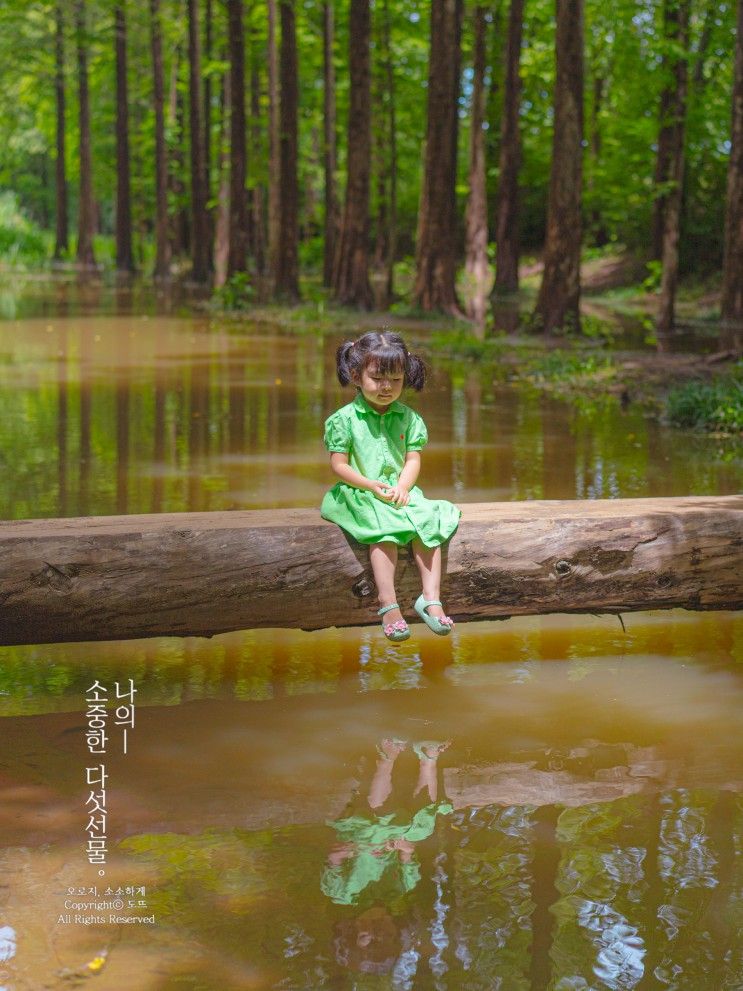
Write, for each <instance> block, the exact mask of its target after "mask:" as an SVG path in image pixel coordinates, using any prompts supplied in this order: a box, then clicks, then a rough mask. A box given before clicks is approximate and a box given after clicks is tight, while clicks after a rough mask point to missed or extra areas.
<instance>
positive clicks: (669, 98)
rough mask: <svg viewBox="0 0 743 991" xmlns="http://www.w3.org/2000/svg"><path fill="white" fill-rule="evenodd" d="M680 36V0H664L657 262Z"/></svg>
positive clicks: (655, 229)
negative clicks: (675, 52) (671, 50)
mask: <svg viewBox="0 0 743 991" xmlns="http://www.w3.org/2000/svg"><path fill="white" fill-rule="evenodd" d="M678 37H679V0H664V3H663V42H664V46H665V50H664V52H663V57H662V61H661V71H662V72H663V73H664V76H665V77H666V81H665V83H664V86H663V89H662V90H661V94H660V113H659V122H658V147H657V151H656V155H655V175H654V177H653V183H654V185H655V190H656V192H655V199H654V201H653V226H652V239H653V240H652V249H653V258H654V259H656V260H657V261H660V259H661V258H662V256H663V231H664V221H665V210H666V203H667V201H668V190H667V188H666V187H667V185H668V183H669V182H670V172H671V159H672V157H673V152H672V144H673V131H674V120H673V108H674V100H675V96H674V94H675V91H676V79H675V71H674V68H673V67H674V65H675V64H676V62H677V57H676V56H675V55H673V54H669V53H668V50H667V49H668V48H671V47H672V46H674V45H675V44H676V43H677V39H678Z"/></svg>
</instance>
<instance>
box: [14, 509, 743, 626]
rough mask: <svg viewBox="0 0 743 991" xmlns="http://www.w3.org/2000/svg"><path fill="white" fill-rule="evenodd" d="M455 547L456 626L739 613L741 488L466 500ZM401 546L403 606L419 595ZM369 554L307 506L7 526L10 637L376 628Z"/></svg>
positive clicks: (451, 603)
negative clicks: (655, 613)
mask: <svg viewBox="0 0 743 991" xmlns="http://www.w3.org/2000/svg"><path fill="white" fill-rule="evenodd" d="M462 510H463V516H462V521H461V524H460V527H459V530H458V532H457V534H456V535H455V537H454V538H453V540H452V542H451V544H450V546H449V548H448V552H447V558H448V560H447V562H446V567H447V577H446V580H445V583H444V589H443V594H444V595H445V597H446V603H447V609H448V611H449V612H450V613H451V615H452V616H453V617H454V618H455V619H456V620H457V621H458V622H462V621H468V620H483V619H500V618H507V617H510V616H515V615H527V614H535V613H553V612H567V613H607V612H609V613H620V612H625V611H632V610H641V609H671V608H676V607H681V608H684V609H699V610H703V609H738V608H740V607H741V605H743V496H725V497H712V496H709V497H707V496H699V497H697V496H691V497H686V498H679V499H616V500H596V501H559V502H521V503H517V502H513V503H470V504H464V505H463V506H462ZM419 586H420V583H419V579H418V573H417V569H416V567H415V564H414V562H413V561H412V558H411V557H410V556H409V554H408V553H407V550H406V549H403V552H402V553H401V555H400V562H399V565H398V585H397V589H398V599H399V600H400V602H401V604H403V608H404V609H406V610H407V605H408V603H410V602H412V601H413V600H414V599H415V597H416V596H417V595H418V593H419V591H420V587H419ZM376 609H377V600H376V590H375V588H374V582H373V578H372V575H371V571H370V568H369V563H368V551H367V548H365V547H363V546H361V545H359V544H355V543H352V542H351V541H349V540H347V539H346V537H345V536H344V535H343V533H342V531H341V530H339V529H338V528H337V527H336V526H334V525H333V524H330V523H326V522H325V521H323V520H321V519H320V516H319V514H318V513H317V511H315V510H311V509H299V510H277V511H272V510H259V511H244V512H243V511H235V512H220V513H177V514H158V515H143V516H108V517H105V516H104V517H86V518H80V519H57V520H23V521H17V522H5V523H0V644H2V645H10V644H23V643H52V642H63V641H80V640H126V639H131V638H138V637H153V636H163V635H175V636H212V635H213V634H215V633H222V632H225V631H228V630H236V629H248V628H255V627H295V628H301V629H305V630H315V629H323V628H326V627H330V626H362V625H367V624H370V623H377V622H378V618H377V616H376Z"/></svg>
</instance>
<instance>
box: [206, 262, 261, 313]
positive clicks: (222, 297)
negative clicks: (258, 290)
mask: <svg viewBox="0 0 743 991" xmlns="http://www.w3.org/2000/svg"><path fill="white" fill-rule="evenodd" d="M209 305H210V307H211V308H212V309H215V310H224V311H226V312H233V311H240V310H252V309H253V308H254V306H255V291H254V289H253V284H252V282H251V281H250V276H249V275H248V273H247V272H235V274H234V275H232V276H230V278H229V279H228V280H227V282H225V284H224V285H223V286H220V288H219V289H217V290H216V291H215V292H214V294H213V295H212V298H211V300H210V304H209Z"/></svg>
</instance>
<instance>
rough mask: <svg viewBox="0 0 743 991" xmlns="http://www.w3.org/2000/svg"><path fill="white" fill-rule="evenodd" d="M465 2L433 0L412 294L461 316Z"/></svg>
mask: <svg viewBox="0 0 743 991" xmlns="http://www.w3.org/2000/svg"><path fill="white" fill-rule="evenodd" d="M461 34H462V0H432V3H431V44H430V55H429V61H428V99H427V106H428V109H427V123H426V151H425V157H424V171H423V187H422V190H421V200H420V210H419V214H418V237H417V243H416V279H415V287H414V290H413V296H414V299H415V301H416V302H417V304H418V305H419V306H420V307H421V309H424V310H443V311H444V312H446V313H451V314H454V315H458V314H459V313H460V312H461V310H460V306H459V301H458V299H457V293H456V287H455V278H456V253H455V252H456V247H455V245H456V236H455V232H456V228H457V222H456V221H457V218H456V202H455V184H456V171H457V123H458V121H457V101H458V97H459V63H460V49H461Z"/></svg>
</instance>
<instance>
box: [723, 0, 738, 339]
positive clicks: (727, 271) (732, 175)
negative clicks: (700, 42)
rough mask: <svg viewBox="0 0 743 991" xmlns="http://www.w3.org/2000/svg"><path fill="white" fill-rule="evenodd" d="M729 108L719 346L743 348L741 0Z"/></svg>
mask: <svg viewBox="0 0 743 991" xmlns="http://www.w3.org/2000/svg"><path fill="white" fill-rule="evenodd" d="M732 103H733V109H732V129H731V139H730V161H729V163H728V181H727V197H726V210H725V254H724V259H723V277H722V329H721V331H720V348H721V350H725V349H728V348H734V349H736V350H740V349H741V348H742V347H743V0H738V26H737V32H736V37H735V70H734V77H733V100H732Z"/></svg>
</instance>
